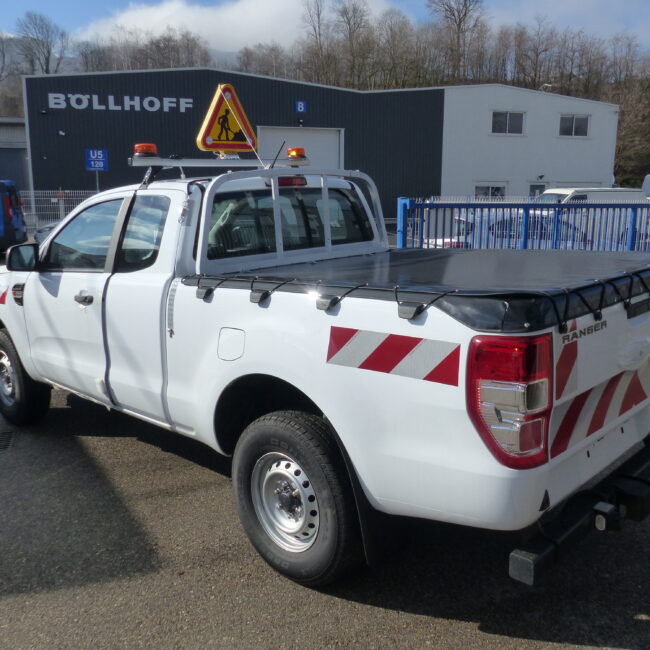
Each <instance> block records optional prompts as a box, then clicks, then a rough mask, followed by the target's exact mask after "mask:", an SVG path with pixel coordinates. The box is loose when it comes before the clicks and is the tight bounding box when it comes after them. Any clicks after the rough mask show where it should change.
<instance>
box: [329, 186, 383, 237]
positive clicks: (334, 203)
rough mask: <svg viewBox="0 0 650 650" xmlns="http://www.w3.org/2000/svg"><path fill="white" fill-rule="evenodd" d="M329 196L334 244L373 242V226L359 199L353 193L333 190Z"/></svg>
mask: <svg viewBox="0 0 650 650" xmlns="http://www.w3.org/2000/svg"><path fill="white" fill-rule="evenodd" d="M328 195H329V196H328V199H329V208H330V226H331V228H332V244H352V243H354V242H362V241H370V240H372V238H373V232H372V226H371V225H370V221H369V220H368V215H367V214H366V211H365V210H364V209H363V206H362V205H361V204H360V203H359V200H358V199H357V197H356V196H355V195H354V194H353V193H352V192H349V191H346V190H333V189H330V190H329V193H328Z"/></svg>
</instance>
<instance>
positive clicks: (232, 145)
mask: <svg viewBox="0 0 650 650" xmlns="http://www.w3.org/2000/svg"><path fill="white" fill-rule="evenodd" d="M196 146H197V147H198V148H199V149H201V150H202V151H222V152H224V153H238V152H240V151H253V150H255V149H257V139H256V137H255V133H254V132H253V129H252V127H251V125H250V122H249V121H248V118H247V117H246V113H244V109H243V108H242V105H241V104H240V103H239V99H238V97H237V93H236V92H235V89H234V88H233V87H232V86H231V85H230V84H220V85H219V86H218V87H217V92H216V93H215V94H214V97H213V98H212V103H211V104H210V108H209V109H208V112H207V113H206V114H205V119H204V120H203V125H202V126H201V130H200V131H199V134H198V135H197V136H196Z"/></svg>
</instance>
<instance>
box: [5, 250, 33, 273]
mask: <svg viewBox="0 0 650 650" xmlns="http://www.w3.org/2000/svg"><path fill="white" fill-rule="evenodd" d="M37 265H38V244H19V245H18V246H12V247H11V248H10V249H9V250H8V251H7V270H8V271H33V270H35V269H36V267H37Z"/></svg>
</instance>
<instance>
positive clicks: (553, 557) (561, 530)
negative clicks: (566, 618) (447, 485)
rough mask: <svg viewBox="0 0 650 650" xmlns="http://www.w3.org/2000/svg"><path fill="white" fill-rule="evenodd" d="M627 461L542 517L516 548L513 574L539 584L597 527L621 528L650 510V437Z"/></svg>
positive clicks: (602, 528)
mask: <svg viewBox="0 0 650 650" xmlns="http://www.w3.org/2000/svg"><path fill="white" fill-rule="evenodd" d="M643 444H644V446H643V448H642V449H641V450H640V451H638V452H637V453H636V454H635V455H634V456H632V458H630V459H629V460H628V461H627V462H626V463H625V464H623V465H622V466H621V467H619V468H618V469H616V470H615V471H614V472H613V473H612V474H610V475H609V476H607V477H606V478H605V479H603V480H602V481H601V482H600V483H598V484H597V485H595V486H594V487H592V488H590V489H589V490H585V491H581V492H578V493H576V494H574V495H573V496H572V497H570V498H569V499H568V500H566V501H565V502H563V503H561V504H559V505H558V506H556V507H555V508H553V509H552V510H550V511H549V512H547V513H546V514H545V515H544V517H543V518H542V519H541V520H540V523H539V524H538V527H537V533H536V534H535V535H534V537H532V538H531V539H529V540H528V541H527V542H526V543H525V544H523V545H522V546H521V547H520V548H517V549H515V550H513V551H512V552H511V553H510V567H509V573H510V577H511V578H513V579H514V580H517V581H519V582H523V583H524V584H527V585H534V584H535V583H536V582H537V581H538V580H539V578H540V577H541V576H542V575H543V574H544V573H545V572H546V571H547V570H548V569H550V568H551V567H552V566H553V564H555V562H557V561H558V560H559V559H560V558H561V557H562V556H563V555H564V554H565V553H566V552H567V550H568V549H569V548H570V547H572V546H573V545H574V544H575V543H576V542H578V541H579V540H580V539H582V538H583V537H584V536H585V535H587V534H588V533H589V532H591V531H593V530H620V528H621V525H622V523H623V521H624V520H625V519H629V520H632V521H641V520H642V519H644V518H645V517H646V516H647V515H648V514H650V437H648V438H646V439H645V441H644V443H643Z"/></svg>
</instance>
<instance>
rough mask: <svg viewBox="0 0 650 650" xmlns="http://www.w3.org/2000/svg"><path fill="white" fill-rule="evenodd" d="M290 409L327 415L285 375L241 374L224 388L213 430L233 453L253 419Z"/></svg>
mask: <svg viewBox="0 0 650 650" xmlns="http://www.w3.org/2000/svg"><path fill="white" fill-rule="evenodd" d="M242 405H245V408H242ZM287 410H294V411H304V412H306V413H312V414H314V415H318V416H323V415H324V414H323V411H322V410H321V409H320V408H319V407H318V406H317V405H316V404H315V403H314V402H313V400H311V399H310V398H309V397H308V396H307V395H306V394H305V393H303V392H302V391H301V390H300V389H299V388H296V386H294V385H293V384H290V383H289V382H287V381H285V380H283V379H280V378H278V377H274V376H272V375H266V374H250V375H244V376H242V377H238V378H237V379H236V380H234V381H233V382H231V383H230V384H228V386H226V388H225V389H224V390H223V392H222V393H221V395H220V396H219V399H218V401H217V405H216V408H215V412H214V430H215V436H216V440H217V444H218V445H219V448H220V449H221V450H222V451H223V453H225V454H228V455H231V454H232V453H233V451H234V450H235V445H236V444H237V440H239V436H241V434H242V432H243V431H244V429H245V428H246V427H247V426H248V425H249V424H250V423H251V422H253V421H254V420H257V418H259V417H262V416H263V415H266V414H267V413H271V412H273V411H287Z"/></svg>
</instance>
